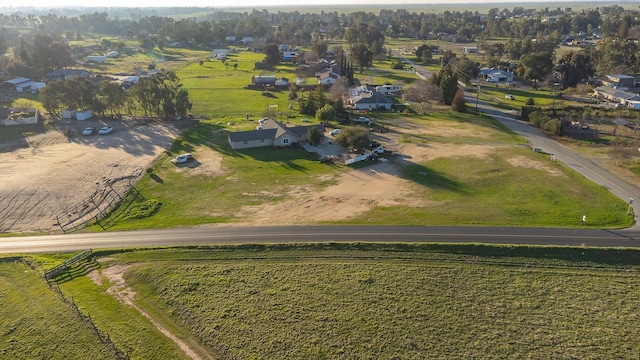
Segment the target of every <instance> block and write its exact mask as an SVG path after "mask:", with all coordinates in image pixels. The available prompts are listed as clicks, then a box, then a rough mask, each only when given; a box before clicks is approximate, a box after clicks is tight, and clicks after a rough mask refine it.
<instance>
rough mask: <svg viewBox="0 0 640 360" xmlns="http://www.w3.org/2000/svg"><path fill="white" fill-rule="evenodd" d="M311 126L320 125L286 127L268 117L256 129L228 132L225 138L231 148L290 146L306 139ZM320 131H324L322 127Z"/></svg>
mask: <svg viewBox="0 0 640 360" xmlns="http://www.w3.org/2000/svg"><path fill="white" fill-rule="evenodd" d="M313 126H321V125H311V126H293V127H287V126H286V125H285V124H283V123H281V122H278V121H275V120H272V119H268V120H267V121H265V122H263V123H262V125H260V126H259V129H258V130H249V131H238V132H230V133H229V134H228V136H227V138H228V140H229V145H231V148H233V149H248V148H255V147H263V146H277V147H283V146H292V145H294V144H300V143H302V142H304V141H307V132H308V131H309V129H310V128H311V127H313ZM321 131H322V132H324V128H323V129H322V130H321Z"/></svg>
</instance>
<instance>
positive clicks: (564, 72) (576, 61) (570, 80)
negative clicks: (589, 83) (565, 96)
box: [556, 51, 595, 88]
mask: <svg viewBox="0 0 640 360" xmlns="http://www.w3.org/2000/svg"><path fill="white" fill-rule="evenodd" d="M556 70H557V71H558V72H559V73H560V75H561V76H562V85H563V86H564V87H565V88H568V87H576V86H577V85H578V83H580V82H582V81H583V80H584V79H587V78H589V77H591V76H593V74H594V72H595V71H594V69H593V67H592V66H591V57H590V56H589V55H588V54H585V53H583V52H574V51H572V52H570V53H568V54H565V55H564V56H563V57H562V58H561V59H560V61H559V62H558V65H557V66H556Z"/></svg>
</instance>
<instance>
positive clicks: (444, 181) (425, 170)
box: [402, 162, 467, 194]
mask: <svg viewBox="0 0 640 360" xmlns="http://www.w3.org/2000/svg"><path fill="white" fill-rule="evenodd" d="M402 175H403V177H404V178H405V179H407V180H411V181H413V182H415V183H416V184H419V185H422V186H425V187H429V188H432V189H442V190H447V191H452V192H455V193H459V194H466V193H467V191H466V190H465V189H464V187H463V185H462V184H461V183H459V182H457V181H455V180H453V179H451V178H449V177H447V176H445V175H444V174H442V173H440V172H438V171H436V170H433V169H431V168H429V167H427V166H424V165H420V164H416V163H413V162H409V163H408V164H407V165H404V166H403V167H402Z"/></svg>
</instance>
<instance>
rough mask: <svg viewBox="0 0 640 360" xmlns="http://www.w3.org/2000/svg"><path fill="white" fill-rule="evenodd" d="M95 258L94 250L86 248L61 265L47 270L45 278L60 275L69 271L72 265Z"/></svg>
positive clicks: (49, 278)
mask: <svg viewBox="0 0 640 360" xmlns="http://www.w3.org/2000/svg"><path fill="white" fill-rule="evenodd" d="M89 260H95V258H94V256H93V251H91V249H89V250H85V251H83V252H81V253H79V254H76V255H74V256H73V257H72V258H71V259H68V260H66V261H65V262H63V263H62V264H60V265H57V266H54V267H52V268H51V269H49V270H45V272H44V278H45V279H47V280H51V279H53V278H55V277H57V276H58V275H60V274H62V273H64V272H67V271H69V269H71V267H72V266H75V265H77V264H79V263H81V262H83V261H89Z"/></svg>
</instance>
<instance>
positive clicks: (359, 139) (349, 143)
mask: <svg viewBox="0 0 640 360" xmlns="http://www.w3.org/2000/svg"><path fill="white" fill-rule="evenodd" d="M335 141H336V144H338V145H340V146H344V147H346V148H349V149H364V148H365V147H366V146H367V145H369V143H370V141H369V130H367V128H365V127H362V126H345V127H343V128H342V132H340V134H338V135H337V136H336V138H335Z"/></svg>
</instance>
